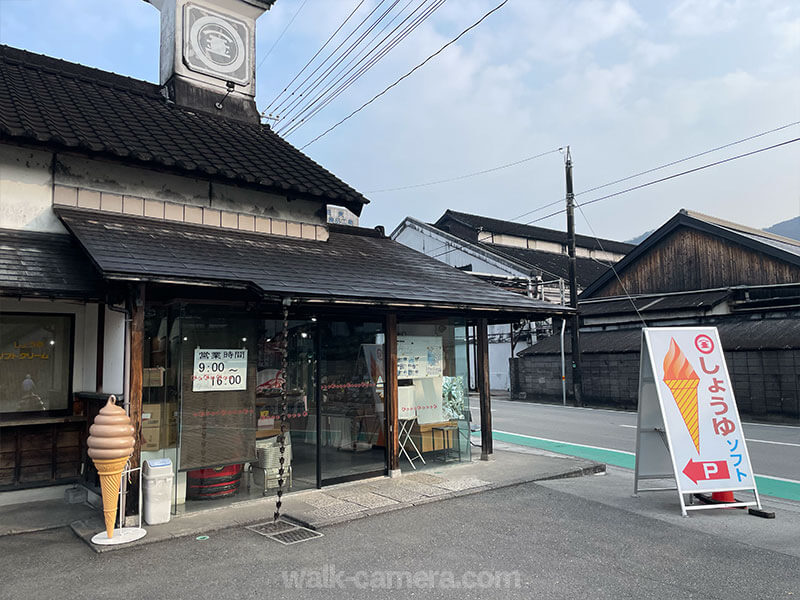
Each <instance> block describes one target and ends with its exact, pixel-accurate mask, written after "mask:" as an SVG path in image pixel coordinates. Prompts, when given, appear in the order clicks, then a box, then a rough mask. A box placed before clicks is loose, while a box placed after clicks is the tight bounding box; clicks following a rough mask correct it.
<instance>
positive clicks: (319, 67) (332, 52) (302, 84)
mask: <svg viewBox="0 0 800 600" xmlns="http://www.w3.org/2000/svg"><path fill="white" fill-rule="evenodd" d="M385 2H386V0H380V2H378V4H377V5H376V6H375V8H373V9H372V10H371V11H370V12H369V14H367V16H366V17H364V18H363V19H362V20H361V22H360V23H359V24H358V25H356V26H355V28H354V29H353V30H352V31H351V32H350V33H349V34H347V36H346V37H345V38H344V39H343V40H342V41H341V42H339V45H338V46H336V48H334V49H333V50H332V51H331V52H330V53H328V55H327V56H326V57H325V58H324V59H323V60H322V62H321V63H320V64H319V65H318V66H317V68H316V69H314V70H313V71H312V72H311V73H309V74H308V75H307V76H306V78H305V79H303V81H301V82H300V83H299V84H297V86H296V87H295V88H294V91H292V92H291V93H290V94H289V95H288V96H287V97H285V98H284V99H283V100H281V101H280V102H279V103H278V105H277V106H276V107H275V109H274V111H276V112H277V111H278V110H280V108H281V107H282V106H283V105H284V104H285V103H286V102H287V101H290V100H291V98H292V97H293V96H294V95H295V94H297V93H298V92H299V91H300V88H302V87H303V86H304V85H305V84H306V83H307V82H308V80H309V79H311V78H312V77H314V75H316V73H317V71H319V70H320V69H321V68H322V67H323V66H325V64H326V63H327V62H328V61H329V60H330V59H331V58H333V57H334V56H335V55H336V53H337V52H338V51H339V49H340V48H341V47H342V46H344V45H345V44H346V43H347V41H348V40H349V39H350V38H351V37H353V35H355V33H356V31H358V30H359V29H361V26H362V25H363V24H364V23H366V22H367V21H368V20H369V19H370V17H372V15H373V14H375V12H376V11H377V10H378V9H379V8H380V7H381V6H382V5H383V4H384V3H385ZM395 4H397V2H395ZM392 6H394V5H392ZM390 9H391V7H390ZM385 14H386V13H385V12H384V15H385ZM348 18H349V17H348ZM373 27H374V25H373ZM362 35H363V34H362ZM351 48H352V45H351ZM318 79H319V78H317V80H315V82H316V81H318ZM311 85H313V83H312V84H311ZM307 89H308V88H306V90H307ZM306 90H304V91H303V92H301V93H300V96H302V95H303V94H304V93H305V91H306Z"/></svg>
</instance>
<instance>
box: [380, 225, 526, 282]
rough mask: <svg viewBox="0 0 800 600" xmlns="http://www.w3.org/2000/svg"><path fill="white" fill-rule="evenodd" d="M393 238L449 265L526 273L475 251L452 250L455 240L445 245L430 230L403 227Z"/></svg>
mask: <svg viewBox="0 0 800 600" xmlns="http://www.w3.org/2000/svg"><path fill="white" fill-rule="evenodd" d="M394 239H395V240H396V241H398V242H400V243H401V244H403V245H404V246H408V247H409V248H412V249H414V250H416V251H417V252H422V253H423V254H427V255H428V256H431V257H433V258H436V260H438V261H440V262H443V263H445V264H448V265H450V266H451V267H463V266H465V265H470V264H471V265H472V270H473V271H475V272H477V273H490V274H492V275H513V276H523V277H524V276H526V275H527V274H526V273H523V272H522V271H520V270H519V269H515V268H514V267H512V266H511V265H505V264H503V263H501V262H498V261H495V260H492V259H491V258H489V257H482V256H479V255H477V253H475V254H473V253H472V252H465V251H463V250H461V249H455V250H453V248H454V247H457V242H451V243H450V244H449V245H445V241H446V238H444V237H440V236H438V235H437V234H435V233H432V232H427V231H419V230H418V229H416V228H414V227H404V228H403V229H401V230H400V231H398V232H397V235H396V236H394ZM449 250H452V251H449ZM448 251H449V252H448Z"/></svg>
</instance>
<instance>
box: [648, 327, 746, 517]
mask: <svg viewBox="0 0 800 600" xmlns="http://www.w3.org/2000/svg"><path fill="white" fill-rule="evenodd" d="M664 478H669V479H672V478H674V479H675V482H676V485H677V487H676V488H652V487H650V488H648V487H644V488H643V487H641V486H640V482H641V481H642V480H647V479H651V480H652V479H664ZM664 489H677V491H678V495H679V497H680V503H681V512H682V513H683V515H684V516H686V511H687V510H697V509H702V508H714V507H722V506H734V505H735V506H753V505H758V507H759V509H760V508H761V502H760V499H759V497H758V490H757V489H756V482H755V476H754V474H753V468H752V466H751V465H750V457H749V455H748V453H747V445H746V443H745V438H744V432H743V431H742V423H741V421H740V420H739V411H738V409H737V407H736V398H735V397H734V394H733V385H732V381H731V378H730V374H729V373H728V367H727V365H726V364H725V356H724V354H723V352H722V345H721V344H720V341H719V334H718V333H717V329H716V327H659V328H648V327H646V328H643V329H642V353H641V364H640V374H639V412H638V426H637V432H636V472H635V482H634V494H638V493H639V492H645V491H655V490H664ZM729 491H731V492H732V491H752V492H753V494H754V496H755V500H754V501H750V502H738V501H737V502H732V503H730V504H714V505H708V504H698V505H690V506H687V505H686V500H685V498H684V495H692V494H697V493H711V492H729Z"/></svg>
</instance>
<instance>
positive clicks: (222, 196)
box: [0, 144, 327, 233]
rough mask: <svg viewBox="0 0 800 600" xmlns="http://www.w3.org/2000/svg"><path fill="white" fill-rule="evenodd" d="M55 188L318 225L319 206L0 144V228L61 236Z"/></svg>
mask: <svg viewBox="0 0 800 600" xmlns="http://www.w3.org/2000/svg"><path fill="white" fill-rule="evenodd" d="M54 173H55V183H56V184H59V185H66V186H71V187H79V188H83V189H88V190H94V191H98V192H107V193H112V194H118V195H120V196H134V197H139V198H149V199H154V200H165V201H169V202H175V203H179V204H185V205H191V206H203V207H211V208H215V209H219V210H230V211H236V212H241V213H247V214H252V215H257V216H264V217H271V218H275V219H285V220H289V221H301V222H304V223H314V224H318V225H324V224H325V223H326V221H327V212H326V206H325V204H324V202H323V201H320V202H312V201H307V200H293V201H291V202H289V201H288V200H287V199H286V197H285V196H281V195H276V194H269V193H266V192H260V191H257V190H252V189H248V188H240V187H237V186H234V185H227V184H223V183H215V184H209V182H208V181H206V180H203V179H196V178H192V177H183V176H180V175H172V174H167V173H161V172H156V171H151V170H148V169H141V168H136V167H127V166H124V165H121V164H118V163H115V162H112V161H104V160H96V159H91V158H86V157H83V156H79V155H71V154H66V153H64V154H62V153H59V154H58V155H57V158H56V161H55V164H54V163H53V153H52V152H43V151H40V150H30V149H27V148H24V147H21V146H15V145H11V144H0V228H6V229H27V230H32V231H49V232H55V233H66V229H64V226H63V225H62V224H61V222H60V221H59V220H58V218H57V217H56V216H55V214H53V211H52V210H51V206H52V204H53V179H54V177H53V174H54Z"/></svg>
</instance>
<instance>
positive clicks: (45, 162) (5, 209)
mask: <svg viewBox="0 0 800 600" xmlns="http://www.w3.org/2000/svg"><path fill="white" fill-rule="evenodd" d="M52 158H53V155H52V153H51V152H41V151H39V150H27V149H24V148H20V147H17V146H10V145H7V144H0V227H1V228H4V229H27V230H32V231H50V232H55V233H66V230H65V229H64V226H63V225H62V224H61V223H60V222H59V220H58V219H57V218H56V216H55V215H54V214H53V211H52V210H50V207H51V206H52V204H53V177H52V173H51V169H52Z"/></svg>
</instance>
